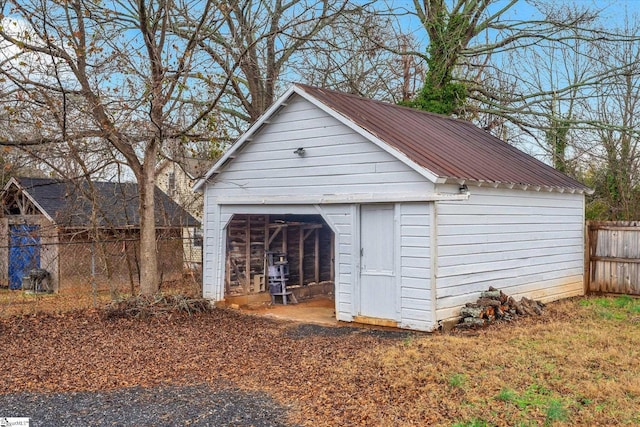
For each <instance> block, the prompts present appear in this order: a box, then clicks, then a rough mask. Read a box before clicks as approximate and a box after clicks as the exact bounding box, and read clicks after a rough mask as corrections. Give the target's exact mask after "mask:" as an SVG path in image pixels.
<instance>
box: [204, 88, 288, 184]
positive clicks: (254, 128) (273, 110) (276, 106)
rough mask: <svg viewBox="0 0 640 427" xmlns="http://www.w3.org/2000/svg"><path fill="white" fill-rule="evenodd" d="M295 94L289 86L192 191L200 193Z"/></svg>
mask: <svg viewBox="0 0 640 427" xmlns="http://www.w3.org/2000/svg"><path fill="white" fill-rule="evenodd" d="M294 92H296V86H295V85H293V86H291V87H290V88H289V89H288V90H287V91H286V92H285V93H284V95H282V96H281V97H280V98H278V100H277V101H276V102H275V103H274V104H273V105H272V106H271V107H269V109H267V111H265V112H264V113H263V114H262V115H261V116H260V118H259V119H258V120H256V121H255V122H254V123H253V125H251V127H250V128H249V129H248V130H247V131H246V132H245V133H243V134H242V135H241V136H240V138H239V139H238V140H237V141H236V142H235V143H234V144H233V145H232V146H231V148H229V149H228V150H227V152H226V153H224V155H223V156H222V157H220V159H219V160H218V161H217V162H216V163H215V164H214V165H213V166H212V167H211V168H210V169H209V170H208V171H207V173H206V174H205V175H204V176H203V177H202V178H200V179H199V180H198V181H197V182H196V183H195V184H194V185H193V187H192V189H193V191H202V187H203V186H204V184H205V183H206V182H207V181H208V180H209V179H210V178H211V177H212V176H213V175H214V174H217V173H219V172H220V170H221V169H222V168H223V166H225V165H226V164H227V163H228V161H229V160H230V159H231V158H232V157H233V155H234V153H236V152H237V151H238V150H239V149H240V148H241V147H242V146H243V145H244V144H245V143H246V142H248V141H250V140H251V138H252V137H253V135H254V134H255V133H256V132H257V131H258V130H259V129H260V128H261V127H262V125H264V124H265V122H267V121H268V120H269V118H270V117H271V116H272V115H274V114H275V113H276V112H277V111H278V110H279V109H280V108H281V107H283V106H284V105H286V101H287V100H288V99H289V97H290V96H291V95H292V94H293V93H294Z"/></svg>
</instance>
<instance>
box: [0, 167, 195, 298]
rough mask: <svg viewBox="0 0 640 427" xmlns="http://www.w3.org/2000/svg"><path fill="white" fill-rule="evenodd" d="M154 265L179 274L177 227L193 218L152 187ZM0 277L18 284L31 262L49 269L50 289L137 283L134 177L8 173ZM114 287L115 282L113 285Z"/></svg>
mask: <svg viewBox="0 0 640 427" xmlns="http://www.w3.org/2000/svg"><path fill="white" fill-rule="evenodd" d="M155 197H156V225H157V230H158V231H157V237H158V252H159V269H160V273H161V275H162V278H163V279H164V280H172V279H178V278H181V277H182V272H183V252H182V228H183V227H197V226H199V223H198V222H197V221H196V220H195V219H194V218H193V217H192V216H191V215H189V213H187V212H186V211H185V210H184V209H182V208H181V207H180V206H178V205H177V204H176V203H175V202H174V201H173V200H171V199H170V198H169V197H167V196H166V195H165V194H164V193H163V192H162V191H160V190H159V189H156V194H155ZM1 200H2V212H1V216H0V239H1V240H0V241H2V242H4V244H1V243H0V283H1V284H2V285H3V286H8V287H9V288H11V289H20V288H21V286H22V278H23V277H25V276H27V275H28V274H29V271H30V270H32V269H34V268H42V269H45V270H47V271H48V272H49V274H50V279H49V283H48V285H49V286H50V288H51V290H53V291H58V290H60V289H64V288H78V287H83V286H85V287H86V286H87V285H88V284H89V283H90V282H91V278H92V275H93V276H94V279H95V278H96V277H95V276H96V275H95V271H96V270H98V271H104V272H105V274H100V275H99V276H98V277H97V281H98V283H96V285H97V286H100V287H107V288H112V287H113V286H116V287H124V288H125V289H126V288H128V287H129V285H130V284H131V285H132V284H133V283H134V282H136V283H137V281H138V260H139V255H138V251H139V244H138V240H139V234H140V233H139V231H140V228H139V227H140V226H139V215H138V187H137V184H135V183H114V182H92V183H91V185H89V183H87V181H86V180H78V181H75V182H74V181H63V180H57V179H49V178H22V177H14V178H11V180H9V182H8V183H7V185H6V186H5V188H4V190H3V192H2V198H1ZM118 285H119V286H118Z"/></svg>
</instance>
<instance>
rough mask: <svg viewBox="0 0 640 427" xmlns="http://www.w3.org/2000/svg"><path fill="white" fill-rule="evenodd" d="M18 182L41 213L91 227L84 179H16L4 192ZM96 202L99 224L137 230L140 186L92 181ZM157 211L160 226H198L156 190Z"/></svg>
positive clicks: (64, 223)
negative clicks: (135, 228)
mask: <svg viewBox="0 0 640 427" xmlns="http://www.w3.org/2000/svg"><path fill="white" fill-rule="evenodd" d="M14 182H15V184H16V185H17V186H18V189H19V190H21V191H24V192H26V193H27V194H28V195H29V196H30V197H31V198H32V200H33V201H34V202H35V203H36V204H37V205H38V208H39V209H42V210H43V211H44V212H42V214H44V215H46V216H47V217H49V218H51V219H52V220H53V221H55V223H56V224H58V225H60V226H64V227H86V226H89V225H91V216H92V215H91V214H92V203H91V200H90V198H89V197H87V195H88V194H91V192H90V190H89V186H88V183H87V182H86V181H85V180H79V181H77V182H73V181H65V180H58V179H51V178H25V177H13V178H12V179H11V180H10V181H9V183H8V184H7V186H6V187H5V192H6V191H8V190H9V189H10V188H11V185H12V184H13V183H14ZM92 185H93V187H94V188H95V193H96V194H95V197H96V198H95V200H96V203H97V212H96V215H97V221H98V226H100V227H117V228H121V227H126V228H129V227H138V226H139V225H140V215H139V211H138V208H139V207H138V200H139V192H138V184H136V183H118V182H104V181H94V182H92ZM155 212H156V226H157V227H195V226H198V225H199V223H198V221H197V220H196V219H195V218H193V217H192V216H191V215H190V214H189V213H188V212H187V211H185V210H184V209H183V208H182V207H181V206H179V205H178V204H177V203H176V202H174V201H173V200H172V199H171V198H170V197H169V196H167V195H166V194H165V193H163V192H162V191H161V190H160V189H159V188H158V187H156V189H155Z"/></svg>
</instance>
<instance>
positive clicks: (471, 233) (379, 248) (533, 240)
mask: <svg viewBox="0 0 640 427" xmlns="http://www.w3.org/2000/svg"><path fill="white" fill-rule="evenodd" d="M195 188H196V189H199V190H201V191H203V192H204V197H205V212H204V221H203V223H204V228H205V231H204V260H203V262H204V267H203V293H204V296H205V297H206V298H210V299H212V300H215V301H222V300H225V299H226V298H228V297H229V296H230V295H231V294H238V295H245V296H246V295H250V294H256V295H257V294H264V293H266V294H267V295H268V289H266V288H267V286H265V284H264V280H265V279H264V274H265V268H264V266H265V265H266V263H265V262H264V258H265V256H264V255H265V253H269V251H272V250H273V248H274V246H275V247H276V248H277V249H278V251H282V252H283V253H286V254H287V255H288V256H289V260H290V264H291V266H290V267H291V273H290V274H291V278H290V285H291V286H292V287H294V288H295V287H300V288H311V287H313V286H320V285H322V286H321V287H322V289H324V290H325V291H326V290H327V284H329V286H330V289H329V293H330V294H332V295H334V297H335V311H336V317H337V319H338V320H342V321H358V322H364V323H378V324H390V325H395V326H398V327H401V328H409V329H417V330H433V329H436V328H437V327H438V326H439V323H440V322H441V321H443V320H447V319H451V318H453V317H455V316H457V314H458V311H459V309H460V307H461V306H462V305H464V304H465V303H467V302H470V301H473V300H475V299H476V298H477V297H478V296H479V293H480V292H481V291H483V290H486V289H487V288H488V287H489V286H494V287H496V288H499V289H501V290H503V291H504V292H506V293H508V294H510V295H513V296H514V297H519V296H528V297H532V298H536V299H540V300H543V301H550V300H555V299H559V298H564V297H569V296H573V295H580V294H582V293H583V292H584V291H583V273H584V249H583V248H584V246H583V245H584V195H585V192H587V191H589V189H588V188H586V187H585V186H584V185H582V184H580V183H579V182H577V181H575V180H573V179H571V178H569V177H567V176H565V175H564V174H562V173H560V172H558V171H556V170H554V169H553V168H551V167H549V166H548V165H545V164H544V163H542V162H540V161H538V160H536V159H534V158H533V157H531V156H529V155H527V154H525V153H523V152H521V151H519V150H517V149H516V148H514V147H511V146H510V145H508V144H506V143H505V142H503V141H501V140H499V139H497V138H495V137H493V136H491V135H489V134H488V133H486V132H485V131H483V130H481V129H479V128H477V127H475V126H474V125H472V124H470V123H467V122H464V121H461V120H456V119H452V118H448V117H442V116H438V115H435V114H430V113H426V112H421V111H416V110H413V109H409V108H405V107H400V106H396V105H391V104H387V103H383V102H378V101H373V100H369V99H363V98H360V97H357V96H353V95H348V94H343V93H339V92H335V91H330V90H324V89H318V88H314V87H309V86H305V85H299V84H298V85H294V86H293V87H292V88H290V89H289V90H288V91H287V92H286V93H285V94H284V95H283V96H282V97H281V98H280V99H279V100H278V101H277V102H276V103H275V104H274V105H273V106H272V107H271V108H270V109H269V110H268V111H267V112H266V113H265V114H264V115H263V116H262V117H261V118H260V119H259V120H258V121H257V122H256V123H255V124H254V125H253V126H252V127H251V128H250V129H249V130H248V131H247V132H246V133H245V134H244V135H243V136H242V137H241V138H240V139H239V140H238V141H237V142H236V143H235V144H234V145H233V146H232V147H231V149H229V151H228V152H227V153H226V154H225V155H224V157H222V158H221V159H220V161H218V162H217V163H216V164H215V165H214V166H213V167H212V168H211V169H210V170H209V171H208V173H207V174H206V176H205V177H204V178H203V179H202V180H201V181H199V182H198V183H197V184H196V186H195ZM287 232H288V233H287Z"/></svg>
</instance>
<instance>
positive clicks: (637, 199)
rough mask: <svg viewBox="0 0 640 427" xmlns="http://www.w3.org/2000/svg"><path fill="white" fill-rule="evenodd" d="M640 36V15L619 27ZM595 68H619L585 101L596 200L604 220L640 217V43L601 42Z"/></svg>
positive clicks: (594, 62) (592, 183) (592, 180)
mask: <svg viewBox="0 0 640 427" xmlns="http://www.w3.org/2000/svg"><path fill="white" fill-rule="evenodd" d="M621 30H622V31H624V32H625V33H627V34H629V35H640V21H638V17H630V18H628V20H627V22H626V23H625V26H624V27H623V28H622V29H621ZM593 66H594V67H596V68H598V69H600V70H603V72H604V70H609V69H615V70H617V72H616V73H615V74H614V75H611V76H610V77H609V78H608V79H607V80H606V81H603V82H601V83H600V84H599V85H597V86H596V87H595V94H594V99H593V100H592V101H591V102H589V103H587V104H586V105H585V118H586V119H587V120H590V121H591V122H592V123H593V125H594V128H595V129H594V134H595V135H594V139H595V141H596V142H597V143H598V146H597V148H596V149H595V150H593V151H592V154H593V155H594V156H593V163H592V172H593V173H594V175H595V176H592V177H591V182H590V184H591V185H593V186H594V187H595V189H596V194H595V199H596V201H597V200H598V199H599V200H600V201H604V203H605V205H606V207H607V211H606V212H600V215H601V216H602V217H604V218H606V219H621V220H631V219H638V209H640V188H639V187H638V185H639V183H640V175H639V172H640V169H639V168H640V146H639V144H640V131H639V129H640V41H636V42H634V43H616V44H612V43H605V42H602V43H600V49H599V53H598V56H597V57H596V58H595V60H594V61H593Z"/></svg>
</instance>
